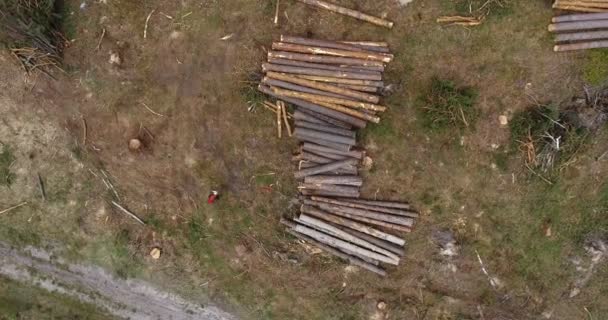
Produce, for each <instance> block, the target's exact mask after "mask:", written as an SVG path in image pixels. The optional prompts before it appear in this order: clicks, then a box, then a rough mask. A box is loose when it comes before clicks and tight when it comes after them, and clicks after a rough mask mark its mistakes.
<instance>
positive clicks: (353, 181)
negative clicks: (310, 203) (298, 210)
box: [304, 176, 363, 200]
mask: <svg viewBox="0 0 608 320" xmlns="http://www.w3.org/2000/svg"><path fill="white" fill-rule="evenodd" d="M304 183H310V184H336V185H345V186H356V187H361V186H362V185H363V178H361V177H359V176H310V177H306V178H304ZM321 199H326V198H321ZM313 200H314V198H313Z"/></svg>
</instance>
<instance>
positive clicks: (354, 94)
mask: <svg viewBox="0 0 608 320" xmlns="http://www.w3.org/2000/svg"><path fill="white" fill-rule="evenodd" d="M266 76H267V77H269V78H273V79H278V80H282V81H287V82H291V83H295V84H298V85H301V86H306V87H309V88H314V89H317V90H321V91H326V92H331V93H334V94H338V95H339V96H342V97H350V98H345V99H351V100H355V99H357V100H362V101H367V102H370V103H378V102H379V101H380V97H378V96H376V95H373V94H367V93H362V92H358V91H355V90H351V89H347V88H341V87H338V86H335V85H332V84H328V83H322V82H318V81H313V80H306V79H302V78H298V77H294V76H290V75H288V74H282V73H277V72H268V74H266ZM353 98H354V99H353Z"/></svg>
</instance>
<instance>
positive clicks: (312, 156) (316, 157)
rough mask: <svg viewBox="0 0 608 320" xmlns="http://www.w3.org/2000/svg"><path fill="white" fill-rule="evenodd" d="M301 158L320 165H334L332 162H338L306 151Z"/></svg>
mask: <svg viewBox="0 0 608 320" xmlns="http://www.w3.org/2000/svg"><path fill="white" fill-rule="evenodd" d="M300 158H301V160H306V161H311V162H314V163H318V164H326V163H332V162H335V161H336V159H330V158H325V157H323V156H320V155H317V154H314V153H311V152H306V151H303V152H302V153H301V154H300ZM339 160H346V158H343V159H339Z"/></svg>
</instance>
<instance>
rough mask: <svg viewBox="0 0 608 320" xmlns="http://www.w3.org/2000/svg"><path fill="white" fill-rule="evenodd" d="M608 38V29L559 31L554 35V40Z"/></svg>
mask: <svg viewBox="0 0 608 320" xmlns="http://www.w3.org/2000/svg"><path fill="white" fill-rule="evenodd" d="M599 39H608V31H606V30H602V31H588V32H577V33H560V34H556V35H555V41H556V42H565V41H582V40H599Z"/></svg>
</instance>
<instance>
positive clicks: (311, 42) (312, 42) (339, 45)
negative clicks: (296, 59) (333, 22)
mask: <svg viewBox="0 0 608 320" xmlns="http://www.w3.org/2000/svg"><path fill="white" fill-rule="evenodd" d="M281 42H285V43H294V44H299V45H303V46H310V47H323V48H332V49H340V50H346V51H357V52H366V51H367V50H365V49H363V48H362V47H360V46H357V45H350V44H347V43H343V42H338V41H330V40H318V39H308V38H302V37H294V36H286V35H281Z"/></svg>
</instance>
